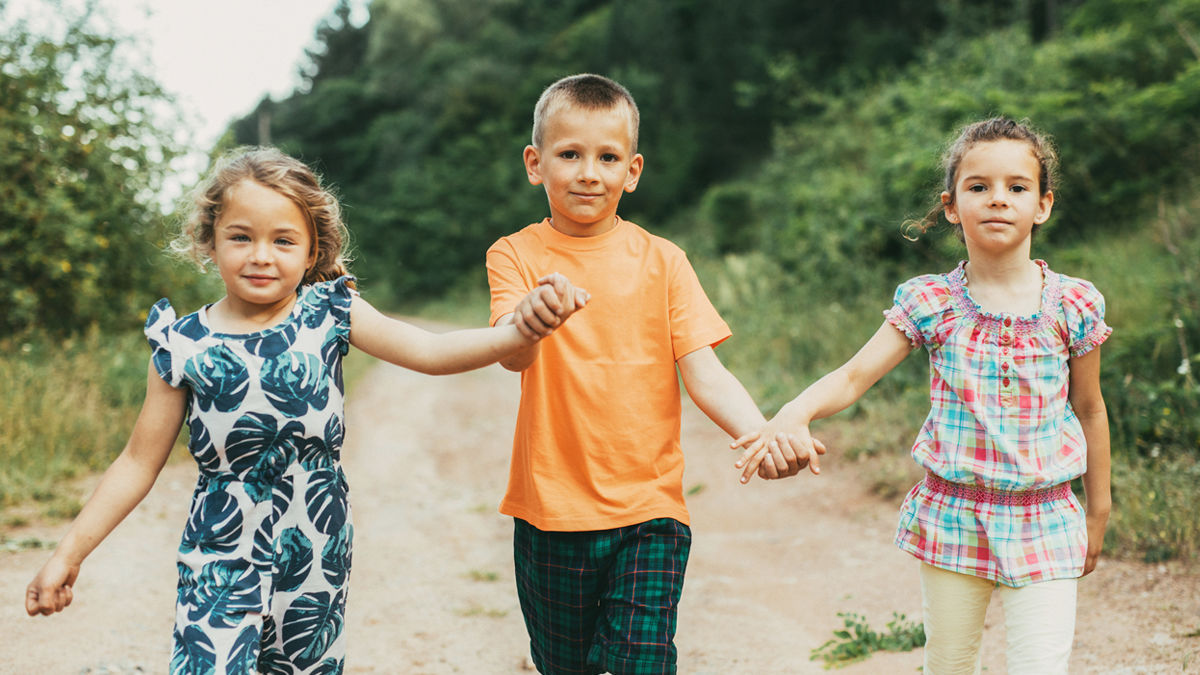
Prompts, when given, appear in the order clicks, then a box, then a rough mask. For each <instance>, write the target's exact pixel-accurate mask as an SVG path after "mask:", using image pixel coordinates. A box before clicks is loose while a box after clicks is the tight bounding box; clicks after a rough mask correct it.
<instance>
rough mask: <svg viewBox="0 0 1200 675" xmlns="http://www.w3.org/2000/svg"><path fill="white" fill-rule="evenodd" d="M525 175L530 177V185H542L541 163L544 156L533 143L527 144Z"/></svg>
mask: <svg viewBox="0 0 1200 675" xmlns="http://www.w3.org/2000/svg"><path fill="white" fill-rule="evenodd" d="M524 157H525V175H526V176H527V177H528V178H529V184H530V185H541V184H542V174H541V163H542V157H541V153H539V152H538V149H537V148H536V147H534V146H532V145H527V146H525V154H524Z"/></svg>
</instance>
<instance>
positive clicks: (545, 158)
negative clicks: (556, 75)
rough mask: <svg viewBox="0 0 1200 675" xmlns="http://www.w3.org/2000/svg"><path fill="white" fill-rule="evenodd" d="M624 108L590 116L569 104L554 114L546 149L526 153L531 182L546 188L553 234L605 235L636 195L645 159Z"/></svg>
mask: <svg viewBox="0 0 1200 675" xmlns="http://www.w3.org/2000/svg"><path fill="white" fill-rule="evenodd" d="M630 125H631V120H630V115H629V110H628V108H627V107H626V106H625V105H623V104H622V105H618V106H615V107H613V108H604V109H597V110H589V109H586V108H580V107H578V106H574V105H570V104H562V105H560V106H558V107H557V108H555V109H553V110H552V112H551V113H550V115H549V117H548V118H547V119H546V121H545V126H544V127H543V137H542V146H541V147H534V146H532V145H530V146H527V147H526V148H525V171H526V173H528V175H529V182H530V183H532V184H533V185H543V186H545V188H546V197H547V198H548V199H549V201H550V216H551V218H552V221H551V222H552V224H553V226H554V229H556V230H558V231H559V232H562V233H564V234H568V235H571V236H574V237H591V236H595V235H598V234H603V233H605V232H607V231H609V230H611V229H612V228H613V227H614V226H615V225H616V213H617V204H618V203H619V202H620V201H621V196H622V192H633V191H634V189H636V188H637V182H638V178H639V177H640V176H641V174H642V156H641V155H635V154H633V152H632V150H631V147H630V146H631V145H632V142H633V139H632V138H631V131H632V130H631V128H630Z"/></svg>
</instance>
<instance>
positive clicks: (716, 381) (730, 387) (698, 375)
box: [676, 346, 808, 478]
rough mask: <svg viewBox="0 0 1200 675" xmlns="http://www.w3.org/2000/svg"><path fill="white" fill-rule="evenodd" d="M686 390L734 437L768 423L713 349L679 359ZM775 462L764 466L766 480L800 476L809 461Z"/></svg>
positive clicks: (795, 459) (703, 349) (701, 408)
mask: <svg viewBox="0 0 1200 675" xmlns="http://www.w3.org/2000/svg"><path fill="white" fill-rule="evenodd" d="M676 363H677V364H678V366H679V374H680V375H681V376H682V378H683V386H684V387H686V388H687V391H688V395H689V396H691V397H692V401H693V402H695V404H696V407H698V408H700V410H701V411H702V412H704V414H705V415H707V416H708V418H709V419H711V420H712V421H713V422H715V423H716V425H717V426H719V427H721V429H723V430H724V431H725V433H727V434H729V435H730V436H732V437H735V438H736V437H738V436H742V435H745V434H748V433H750V432H752V431H754V430H755V429H759V428H761V427H762V426H763V424H765V423H766V418H765V417H763V414H762V412H760V411H759V409H758V406H756V405H755V404H754V399H752V398H751V397H750V393H749V392H747V391H746V388H745V387H743V386H742V383H741V382H739V381H738V379H737V377H735V376H734V374H733V373H731V372H729V369H728V368H726V367H725V365H724V364H722V363H721V360H720V359H719V358H717V353H716V352H715V351H713V348H712V347H709V346H705V347H701V348H700V349H697V350H695V351H693V352H691V353H688V354H685V355H684V356H682V357H680V358H679V360H678V361H677V362H676ZM774 457H775V460H776V461H774V462H763V463H762V470H761V472H760V475H762V477H763V478H784V477H787V476H792V475H795V474H797V473H799V472H800V470H801V469H803V468H804V467H805V466H806V465H807V464H808V461H807V458H797V457H795V456H793V457H791V458H786V459H785V458H784V457H783V456H782V455H774Z"/></svg>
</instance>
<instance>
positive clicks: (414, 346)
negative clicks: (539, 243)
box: [350, 275, 587, 375]
mask: <svg viewBox="0 0 1200 675" xmlns="http://www.w3.org/2000/svg"><path fill="white" fill-rule="evenodd" d="M555 276H561V275H555ZM548 279H549V277H548V278H547V279H543V280H542V281H544V282H545V283H543V284H542V285H539V286H538V287H537V288H535V289H534V290H533V291H532V292H530V294H529V295H528V296H526V298H525V300H522V302H521V306H525V305H526V304H527V301H528V300H529V299H530V298H534V297H537V298H541V297H543V295H544V294H546V293H549V295H551V296H555V298H554V303H553V304H554V308H553V311H554V312H557V313H556V314H553V315H552V316H550V317H548V318H546V323H544V324H538V326H537V327H536V328H534V327H531V326H529V325H525V324H522V325H518V323H517V322H512V321H510V322H507V323H503V324H501V323H497V325H496V326H494V327H492V328H473V329H467V330H456V331H451V332H449V333H433V332H430V331H427V330H425V329H423V328H419V327H417V326H414V325H412V324H409V323H405V322H403V321H399V320H397V319H393V318H391V317H388V316H384V315H383V314H382V313H381V312H380V311H379V310H377V309H375V308H374V307H372V306H371V304H370V303H368V302H367V301H366V300H363V299H362V298H361V297H359V296H357V295H356V296H354V299H353V300H352V301H351V304H350V344H352V345H354V346H355V347H358V348H359V349H361V350H363V351H364V352H366V353H368V354H370V355H371V356H374V357H376V358H379V359H383V360H384V361H387V362H389V363H394V364H396V365H398V366H403V367H404V368H408V369H410V370H415V371H417V372H419V373H425V374H427V375H449V374H451V373H461V372H464V371H468V370H474V369H476V368H482V367H483V366H486V365H489V364H492V363H495V362H497V361H500V360H501V359H504V358H507V357H512V356H513V355H514V354H517V353H519V352H522V351H527V348H528V347H530V346H532V345H536V344H537V342H538V340H540V339H541V338H542V337H545V336H546V335H549V334H550V333H552V332H554V330H555V329H556V328H557V327H558V326H559V325H561V324H562V322H563V321H565V320H566V319H567V317H569V316H570V315H571V314H573V313H574V312H575V311H577V310H578V309H580V308H581V307H583V305H584V304H585V303H586V301H587V300H586V293H584V292H583V291H581V290H579V289H572V291H573V294H572V297H571V299H570V301H569V302H563V301H562V300H563V299H562V298H561V297H558V296H557V294H556V289H557V288H558V284H557V282H555V281H550V280H548ZM562 282H563V283H567V285H568V286H569V283H568V282H566V278H565V277H562ZM544 304H549V303H544ZM528 351H531V350H528ZM532 353H533V355H534V356H536V354H537V352H536V351H534V352H532Z"/></svg>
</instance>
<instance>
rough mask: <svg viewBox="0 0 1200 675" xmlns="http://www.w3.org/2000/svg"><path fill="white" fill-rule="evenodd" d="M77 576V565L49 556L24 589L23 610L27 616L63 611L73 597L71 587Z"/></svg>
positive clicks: (46, 614) (48, 614) (47, 614)
mask: <svg viewBox="0 0 1200 675" xmlns="http://www.w3.org/2000/svg"><path fill="white" fill-rule="evenodd" d="M78 576H79V566H78V565H68V564H66V563H64V562H61V561H60V560H59V559H58V558H56V557H51V558H50V560H49V561H47V562H46V564H45V566H43V567H42V569H41V570H40V571H39V572H38V573H37V576H35V577H34V578H33V581H31V582H29V586H28V587H26V589H25V612H26V613H28V614H29V616H34V615H37V614H42V615H45V616H50V615H51V614H53V613H55V612H61V611H63V609H65V608H66V607H67V605H70V604H71V601H72V600H74V599H75V594H74V593H73V592H72V590H71V587H72V586H73V585H75V578H76V577H78Z"/></svg>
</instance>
